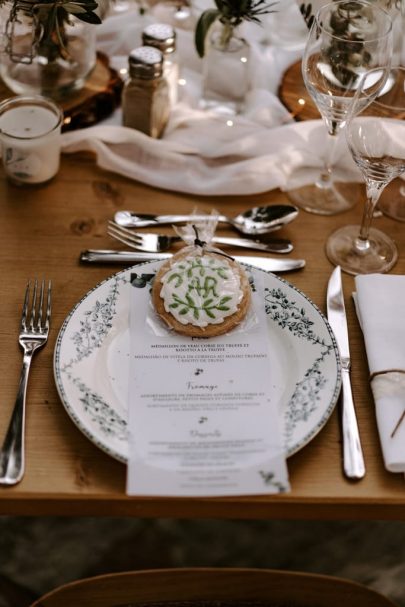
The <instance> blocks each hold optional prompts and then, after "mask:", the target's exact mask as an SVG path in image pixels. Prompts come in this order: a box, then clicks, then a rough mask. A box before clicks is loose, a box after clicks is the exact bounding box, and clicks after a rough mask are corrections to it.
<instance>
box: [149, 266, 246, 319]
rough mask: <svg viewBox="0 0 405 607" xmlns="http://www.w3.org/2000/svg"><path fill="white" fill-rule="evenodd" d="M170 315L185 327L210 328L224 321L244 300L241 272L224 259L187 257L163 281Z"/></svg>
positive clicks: (172, 268)
mask: <svg viewBox="0 0 405 607" xmlns="http://www.w3.org/2000/svg"><path fill="white" fill-rule="evenodd" d="M161 282H162V289H161V291H160V297H161V298H162V299H163V303H164V307H165V310H166V312H168V313H170V314H172V315H173V316H174V318H175V319H176V320H178V321H179V322H180V323H181V324H183V325H188V324H192V325H194V326H196V327H206V326H207V325H209V324H212V325H217V324H220V323H221V322H224V319H225V318H226V317H227V316H231V315H232V314H234V313H235V312H236V311H237V309H238V304H239V303H240V302H241V300H242V297H243V291H242V289H241V284H240V276H239V272H238V271H237V270H236V269H235V268H233V267H232V266H231V265H230V263H229V262H228V261H227V260H226V259H225V258H224V259H218V258H214V257H211V256H209V255H201V256H193V255H190V256H189V257H185V258H183V259H181V260H179V261H177V262H175V263H174V264H173V265H172V267H171V268H170V270H169V271H168V272H167V273H166V274H165V275H164V276H163V277H162V278H161Z"/></svg>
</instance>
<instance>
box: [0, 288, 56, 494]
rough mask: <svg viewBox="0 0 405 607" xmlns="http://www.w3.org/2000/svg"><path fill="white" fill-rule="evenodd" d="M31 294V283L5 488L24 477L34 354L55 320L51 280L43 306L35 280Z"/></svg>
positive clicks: (1, 459)
mask: <svg viewBox="0 0 405 607" xmlns="http://www.w3.org/2000/svg"><path fill="white" fill-rule="evenodd" d="M30 291H31V284H30V282H28V284H27V288H26V290H25V297H24V304H23V309H22V315H21V326H20V333H19V338H18V341H19V344H20V346H21V347H22V349H23V351H24V358H23V366H22V370H21V376H20V383H19V386H18V392H17V398H16V401H15V405H14V409H13V412H12V415H11V420H10V424H9V427H8V430H7V433H6V437H5V439H4V443H3V446H2V448H1V450H0V484H3V485H15V484H16V483H18V482H19V481H20V480H21V479H22V477H23V475H24V469H25V454H24V452H25V449H24V431H25V401H26V395H27V384H28V375H29V371H30V366H31V360H32V357H33V354H34V352H36V351H37V350H38V349H39V348H41V347H42V346H44V345H45V344H46V342H47V340H48V334H49V322H50V317H51V281H49V283H48V292H47V297H46V301H45V281H44V280H43V281H42V283H41V287H40V292H39V303H38V301H37V300H38V293H37V292H38V281H37V280H35V281H34V286H33V289H32V300H31V301H30V299H31V298H30V295H31V293H30Z"/></svg>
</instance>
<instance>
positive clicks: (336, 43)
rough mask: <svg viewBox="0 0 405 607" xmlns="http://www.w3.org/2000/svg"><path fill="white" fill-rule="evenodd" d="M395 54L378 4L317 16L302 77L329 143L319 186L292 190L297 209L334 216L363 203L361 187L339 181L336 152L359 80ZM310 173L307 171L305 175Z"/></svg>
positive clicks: (357, 1) (348, 5) (324, 10)
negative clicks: (334, 159) (321, 119)
mask: <svg viewBox="0 0 405 607" xmlns="http://www.w3.org/2000/svg"><path fill="white" fill-rule="evenodd" d="M391 55H392V20H391V18H390V16H389V15H388V13H387V12H386V11H385V10H384V9H382V8H380V7H379V6H378V5H374V4H371V3H369V2H366V1H364V0H340V1H338V2H332V3H330V4H326V5H325V6H323V7H321V8H320V9H319V11H318V12H317V14H316V16H315V19H314V21H313V23H312V26H311V30H310V33H309V37H308V41H307V44H306V47H305V51H304V56H303V59H302V74H303V78H304V82H305V85H306V87H307V90H308V92H309V94H310V95H311V97H312V99H313V100H314V102H315V103H316V105H317V107H318V110H319V112H320V113H321V115H322V117H323V120H324V122H325V124H326V127H327V131H328V134H329V138H330V141H329V142H328V144H329V145H328V151H327V153H326V158H325V166H324V169H323V170H322V172H321V174H320V176H319V177H318V179H317V180H316V182H315V183H314V184H313V185H309V186H304V187H300V188H297V189H294V190H290V191H289V192H288V196H289V198H290V199H291V200H292V201H293V202H294V203H295V204H296V205H297V206H300V207H302V208H303V209H305V210H306V211H310V212H312V213H318V214H321V215H333V214H335V213H340V212H342V211H346V210H347V209H349V208H351V207H352V206H353V205H354V204H355V203H356V202H357V200H358V199H359V195H360V186H357V187H356V185H354V184H348V183H345V182H344V181H340V182H338V181H337V180H336V179H335V177H334V175H333V170H332V166H333V150H334V147H335V142H336V139H337V136H338V134H339V132H340V131H341V129H342V127H343V126H344V123H345V120H346V115H347V111H348V107H349V105H350V101H351V99H352V97H353V96H354V94H355V92H356V89H357V86H358V83H359V80H360V77H361V76H362V74H364V73H365V72H366V71H367V70H369V69H371V68H374V67H378V66H386V65H388V64H389V63H390V61H391ZM332 143H333V145H332ZM308 170H309V168H308V167H303V169H302V171H303V174H305V172H308Z"/></svg>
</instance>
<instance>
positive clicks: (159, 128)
mask: <svg viewBox="0 0 405 607" xmlns="http://www.w3.org/2000/svg"><path fill="white" fill-rule="evenodd" d="M128 63H129V78H128V79H127V81H126V82H125V85H124V88H123V91H122V121H123V125H124V126H127V127H130V128H132V129H137V130H138V131H142V133H145V134H146V135H149V136H150V137H155V138H158V137H161V135H162V134H163V131H164V128H165V126H166V124H167V121H168V119H169V113H170V101H169V87H168V84H167V81H166V78H164V76H163V55H162V53H161V52H160V51H159V50H158V49H156V48H153V47H151V46H141V47H139V48H136V49H134V50H133V51H131V53H130V54H129V57H128Z"/></svg>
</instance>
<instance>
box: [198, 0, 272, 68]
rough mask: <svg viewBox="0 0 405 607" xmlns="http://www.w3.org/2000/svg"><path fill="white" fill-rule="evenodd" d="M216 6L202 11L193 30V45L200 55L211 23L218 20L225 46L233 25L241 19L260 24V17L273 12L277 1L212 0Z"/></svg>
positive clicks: (238, 23) (239, 22) (203, 49)
mask: <svg viewBox="0 0 405 607" xmlns="http://www.w3.org/2000/svg"><path fill="white" fill-rule="evenodd" d="M214 2H215V5H216V8H212V9H208V10H206V11H204V12H203V13H202V14H201V15H200V18H199V20H198V22H197V26H196V30H195V46H196V49H197V53H198V54H199V56H200V57H203V56H204V52H205V39H206V37H207V34H208V31H209V29H210V27H211V26H212V25H213V23H214V22H215V21H217V20H219V21H220V22H221V23H222V25H223V26H224V27H223V30H222V40H221V44H222V46H223V47H226V46H227V44H228V43H229V40H230V39H231V37H232V34H233V30H234V28H235V27H237V26H238V25H240V24H241V23H242V22H243V21H252V22H253V23H258V24H260V22H261V21H260V18H261V16H262V15H265V14H267V13H273V12H274V10H272V7H273V6H275V5H276V4H277V2H270V3H269V2H268V0H214Z"/></svg>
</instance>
